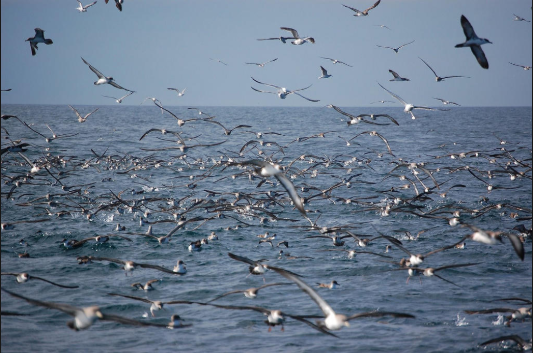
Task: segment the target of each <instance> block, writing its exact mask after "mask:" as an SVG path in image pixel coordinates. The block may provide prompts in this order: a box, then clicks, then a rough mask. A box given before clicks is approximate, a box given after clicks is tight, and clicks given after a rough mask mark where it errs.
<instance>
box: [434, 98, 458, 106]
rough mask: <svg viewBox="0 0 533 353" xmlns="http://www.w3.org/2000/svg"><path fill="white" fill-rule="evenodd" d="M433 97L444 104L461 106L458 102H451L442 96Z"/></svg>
mask: <svg viewBox="0 0 533 353" xmlns="http://www.w3.org/2000/svg"><path fill="white" fill-rule="evenodd" d="M433 99H436V100H439V101H441V102H442V104H444V105H446V104H453V105H458V106H461V104H457V103H455V102H450V101H447V100H445V99H442V98H433Z"/></svg>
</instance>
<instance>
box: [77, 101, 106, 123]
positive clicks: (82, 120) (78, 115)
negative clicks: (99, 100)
mask: <svg viewBox="0 0 533 353" xmlns="http://www.w3.org/2000/svg"><path fill="white" fill-rule="evenodd" d="M69 107H70V109H72V110H74V113H76V116H77V117H78V121H79V122H80V123H84V122H85V121H86V120H87V118H88V117H89V116H90V115H91V114H92V113H94V112H96V111H97V110H98V109H100V108H96V109H95V110H93V111H92V112H90V113H89V114H86V115H85V116H81V114H80V113H79V112H78V110H77V109H76V108H74V107H73V106H71V105H69Z"/></svg>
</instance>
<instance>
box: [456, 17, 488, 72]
mask: <svg viewBox="0 0 533 353" xmlns="http://www.w3.org/2000/svg"><path fill="white" fill-rule="evenodd" d="M461 26H462V27H463V32H464V34H465V37H466V41H465V42H464V43H460V44H457V45H456V46H455V47H456V48H464V47H470V49H471V50H472V53H473V54H474V56H475V57H476V59H477V62H478V63H479V65H481V67H482V68H484V69H488V68H489V62H488V60H487V57H486V56H485V53H484V52H483V49H481V46H482V45H483V44H487V43H490V44H492V42H491V41H490V40H488V39H486V38H479V37H478V36H477V35H476V32H475V31H474V27H472V25H471V24H470V22H469V21H468V19H467V18H466V17H465V16H464V15H461Z"/></svg>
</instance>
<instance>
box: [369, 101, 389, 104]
mask: <svg viewBox="0 0 533 353" xmlns="http://www.w3.org/2000/svg"><path fill="white" fill-rule="evenodd" d="M376 103H381V104H384V103H394V102H393V101H387V100H380V101H375V102H371V103H370V104H376Z"/></svg>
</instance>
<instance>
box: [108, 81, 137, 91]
mask: <svg viewBox="0 0 533 353" xmlns="http://www.w3.org/2000/svg"><path fill="white" fill-rule="evenodd" d="M109 84H110V85H111V86H113V87H116V88H118V89H123V90H124V91H130V92H132V90H129V89H127V88H124V87H122V86H121V85H119V84H117V83H116V82H115V81H111V82H109Z"/></svg>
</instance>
